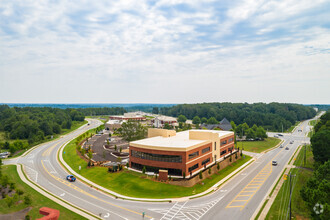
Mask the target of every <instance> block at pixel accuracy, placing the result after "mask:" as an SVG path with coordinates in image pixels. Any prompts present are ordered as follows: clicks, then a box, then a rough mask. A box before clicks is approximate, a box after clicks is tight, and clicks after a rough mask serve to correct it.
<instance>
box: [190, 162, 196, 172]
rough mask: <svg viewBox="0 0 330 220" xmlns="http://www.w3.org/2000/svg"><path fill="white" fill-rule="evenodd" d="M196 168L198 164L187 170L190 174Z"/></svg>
mask: <svg viewBox="0 0 330 220" xmlns="http://www.w3.org/2000/svg"><path fill="white" fill-rule="evenodd" d="M197 168H198V163H196V164H195V165H194V166H191V167H189V168H188V171H189V172H191V171H193V170H195V169H197Z"/></svg>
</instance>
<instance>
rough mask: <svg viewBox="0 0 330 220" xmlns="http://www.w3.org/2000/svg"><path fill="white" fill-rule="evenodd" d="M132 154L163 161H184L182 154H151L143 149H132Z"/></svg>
mask: <svg viewBox="0 0 330 220" xmlns="http://www.w3.org/2000/svg"><path fill="white" fill-rule="evenodd" d="M131 156H132V157H136V158H140V159H145V160H154V161H161V162H171V163H182V156H180V155H163V154H151V153H145V152H141V151H136V150H131Z"/></svg>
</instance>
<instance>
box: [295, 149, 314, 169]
mask: <svg viewBox="0 0 330 220" xmlns="http://www.w3.org/2000/svg"><path fill="white" fill-rule="evenodd" d="M304 154H305V146H302V147H301V150H300V152H299V154H298V156H297V158H296V160H295V162H294V163H293V165H296V166H300V167H307V168H311V169H313V168H314V167H313V164H314V158H313V152H312V149H311V146H310V145H306V164H304Z"/></svg>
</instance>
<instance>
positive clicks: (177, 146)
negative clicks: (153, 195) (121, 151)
mask: <svg viewBox="0 0 330 220" xmlns="http://www.w3.org/2000/svg"><path fill="white" fill-rule="evenodd" d="M129 146H130V167H131V168H133V169H138V170H142V168H143V167H144V166H145V167H146V169H147V170H148V171H152V172H156V173H157V172H158V171H159V170H160V169H161V170H164V169H165V170H168V174H169V175H175V176H183V175H186V176H189V175H190V176H192V175H195V174H196V173H198V172H199V171H200V170H202V169H205V168H206V167H208V166H210V165H212V164H214V163H215V162H216V161H220V160H222V159H223V157H224V156H226V155H227V154H229V153H231V152H233V150H234V132H231V131H219V130H189V131H182V132H178V133H176V132H175V131H174V130H165V129H156V128H150V129H149V130H148V138H146V139H143V140H139V141H133V142H130V144H129Z"/></svg>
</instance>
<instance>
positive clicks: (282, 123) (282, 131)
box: [281, 123, 283, 133]
mask: <svg viewBox="0 0 330 220" xmlns="http://www.w3.org/2000/svg"><path fill="white" fill-rule="evenodd" d="M281 124H282V133H283V123H281Z"/></svg>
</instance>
